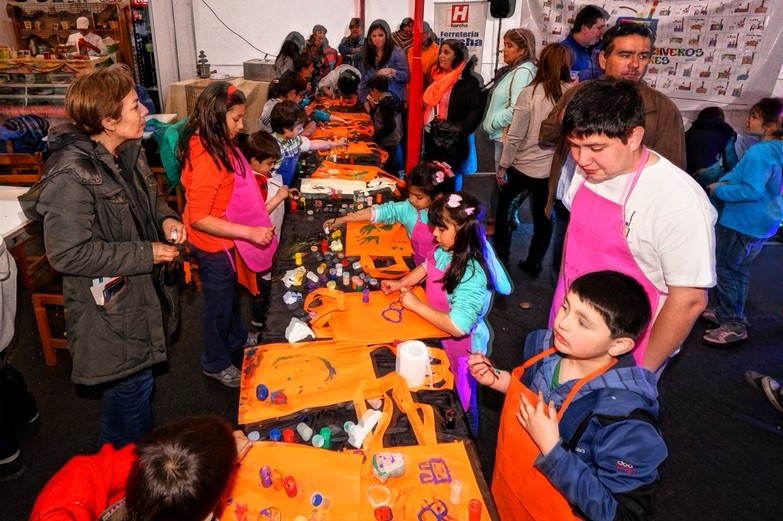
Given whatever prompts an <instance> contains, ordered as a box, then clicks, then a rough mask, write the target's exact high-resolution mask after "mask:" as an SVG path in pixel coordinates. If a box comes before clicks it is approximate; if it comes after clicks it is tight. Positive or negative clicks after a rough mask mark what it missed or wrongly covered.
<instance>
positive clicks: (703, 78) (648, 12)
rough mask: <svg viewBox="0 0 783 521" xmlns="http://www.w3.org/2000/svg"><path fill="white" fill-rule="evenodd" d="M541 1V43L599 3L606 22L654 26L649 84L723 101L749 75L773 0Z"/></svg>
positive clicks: (737, 94) (676, 94) (678, 94)
mask: <svg viewBox="0 0 783 521" xmlns="http://www.w3.org/2000/svg"><path fill="white" fill-rule="evenodd" d="M541 1H542V13H543V25H542V46H543V45H546V44H548V43H553V42H558V41H561V40H562V39H563V38H565V37H566V36H567V35H568V32H569V31H570V29H571V27H572V25H573V22H574V17H575V16H576V13H577V12H579V10H580V9H581V8H582V7H583V6H584V5H587V4H593V5H598V6H601V7H603V8H604V9H605V10H606V11H607V12H608V13H609V16H610V24H611V25H614V24H615V23H617V22H618V21H633V22H637V23H644V24H646V25H648V26H650V28H651V29H652V30H653V31H654V32H655V35H656V37H655V50H654V51H653V56H652V58H651V60H650V65H649V67H648V69H647V74H646V75H645V78H644V79H645V81H646V82H647V84H648V85H650V86H651V87H653V88H655V89H658V90H659V91H661V92H663V93H664V94H666V95H668V96H670V97H673V98H688V99H694V100H710V101H716V102H726V103H731V102H732V101H735V102H736V101H737V100H738V98H741V97H742V94H743V90H747V87H746V86H747V85H748V84H749V82H750V81H752V79H753V75H754V72H755V70H756V68H757V66H758V63H759V61H760V57H759V52H758V50H759V48H760V46H761V43H762V39H763V38H764V31H765V29H768V25H769V23H770V18H769V14H770V11H771V9H772V6H771V4H772V0H744V1H737V0H735V1H725V0H724V1H721V0H701V1H699V0H696V1H695V2H684V1H676V0H672V1H658V0H647V1H643V2H639V1H633V0H630V1H629V0H608V1H603V2H602V1H592V2H591V1H584V0H577V1H572V0H541ZM596 53H597V51H596Z"/></svg>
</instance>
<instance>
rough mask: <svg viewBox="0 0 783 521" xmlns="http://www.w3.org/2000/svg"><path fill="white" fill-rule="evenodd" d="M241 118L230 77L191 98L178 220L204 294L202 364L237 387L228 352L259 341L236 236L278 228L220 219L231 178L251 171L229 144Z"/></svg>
mask: <svg viewBox="0 0 783 521" xmlns="http://www.w3.org/2000/svg"><path fill="white" fill-rule="evenodd" d="M244 115H245V96H244V94H243V93H242V91H239V90H237V89H236V87H235V86H233V85H231V84H229V83H227V82H220V81H219V82H214V83H212V84H211V85H209V86H208V87H207V88H206V89H204V91H202V93H201V95H200V96H199V98H198V100H197V101H196V107H195V109H194V111H193V114H192V115H191V116H190V120H189V121H188V123H187V124H186V125H185V128H184V130H183V132H182V135H181V136H180V139H179V143H178V156H179V160H180V163H181V164H182V165H183V167H182V185H183V186H184V187H185V196H186V198H187V204H186V206H185V213H184V215H183V217H184V222H185V226H186V227H187V231H188V238H189V240H190V248H191V251H192V252H193V254H194V256H195V257H196V259H197V260H198V264H199V275H200V277H201V283H202V295H203V297H204V307H203V310H202V328H203V336H204V349H203V352H202V355H201V367H202V369H203V371H204V374H205V375H207V376H209V377H211V378H215V379H217V380H218V381H219V382H221V383H222V384H224V385H226V386H228V387H239V380H240V372H239V369H237V368H236V367H235V366H234V365H232V363H231V354H232V353H233V352H234V351H235V350H236V349H240V348H242V347H246V346H249V345H256V344H257V343H258V334H257V333H251V334H248V332H247V329H245V327H244V325H243V324H242V321H241V319H240V315H239V309H240V308H239V297H240V293H239V288H238V286H237V280H236V273H235V271H234V266H233V260H232V257H233V248H234V241H233V239H243V240H245V241H248V242H250V243H253V244H257V245H259V246H266V245H268V244H270V242H271V241H272V239H273V237H274V233H275V230H274V226H247V225H244V224H239V223H234V222H229V221H228V220H227V219H226V218H225V213H226V208H227V207H228V204H229V201H230V200H231V196H232V194H233V190H234V180H235V177H236V176H243V177H244V176H245V175H251V176H252V172H251V171H250V170H249V169H246V168H245V162H244V161H242V160H241V159H240V156H241V154H240V152H239V151H238V149H237V148H235V146H234V138H235V137H236V135H237V134H238V133H239V132H240V131H241V130H242V128H243V121H242V120H243V117H244ZM246 170H247V171H246Z"/></svg>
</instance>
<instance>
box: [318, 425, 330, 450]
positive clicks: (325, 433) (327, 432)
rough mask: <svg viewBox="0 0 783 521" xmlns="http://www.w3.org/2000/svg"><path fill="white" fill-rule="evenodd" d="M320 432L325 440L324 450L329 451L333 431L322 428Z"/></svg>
mask: <svg viewBox="0 0 783 521" xmlns="http://www.w3.org/2000/svg"><path fill="white" fill-rule="evenodd" d="M319 432H320V433H321V436H322V437H323V439H324V445H323V448H325V449H328V448H329V447H331V446H332V431H331V430H330V429H329V427H321V430H320V431H319Z"/></svg>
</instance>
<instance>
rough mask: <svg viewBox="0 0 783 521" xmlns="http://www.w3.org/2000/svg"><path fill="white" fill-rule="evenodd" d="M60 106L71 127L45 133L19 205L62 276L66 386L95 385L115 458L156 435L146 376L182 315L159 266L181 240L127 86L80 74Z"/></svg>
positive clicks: (104, 436)
mask: <svg viewBox="0 0 783 521" xmlns="http://www.w3.org/2000/svg"><path fill="white" fill-rule="evenodd" d="M65 105H66V110H67V113H68V116H69V117H70V118H71V119H72V120H73V121H74V123H66V124H64V125H61V126H59V127H57V128H55V129H54V130H52V131H51V133H50V134H49V148H50V150H52V155H51V157H50V158H49V159H48V160H47V162H46V164H45V167H44V173H43V175H42V176H41V181H40V182H39V183H38V184H36V185H35V186H34V187H33V188H32V189H31V190H30V192H28V194H26V196H24V197H25V198H26V199H28V200H32V201H34V202H35V204H34V206H33V208H32V209H28V215H29V216H31V217H34V218H38V219H42V220H43V226H44V239H45V243H46V255H47V257H48V259H49V262H50V263H51V264H52V266H53V267H54V268H55V269H56V270H57V271H59V272H60V273H62V274H63V296H64V297H65V319H66V328H67V331H68V343H69V348H70V351H71V355H72V356H73V373H72V380H73V382H74V383H77V384H84V385H100V386H102V390H103V400H102V403H101V427H100V441H101V443H105V442H110V443H112V444H113V445H114V446H115V447H120V446H122V445H125V444H126V443H128V442H131V441H135V440H137V439H138V438H139V437H141V436H142V435H144V434H146V433H148V432H149V431H150V430H151V429H152V407H151V396H152V370H151V367H152V365H154V364H155V363H158V362H163V361H165V360H166V339H167V333H168V332H169V331H166V328H165V327H164V324H166V325H167V326H168V328H169V330H170V331H173V328H174V327H175V326H176V322H177V314H178V310H177V305H176V292H175V288H173V287H169V286H167V285H166V284H165V283H164V277H163V275H164V270H163V267H164V266H165V265H167V264H169V263H171V262H172V261H174V259H175V258H176V257H177V256H178V254H179V252H178V249H177V247H176V246H175V245H174V244H182V243H184V242H185V240H186V232H185V227H184V225H183V224H182V223H181V222H180V221H179V216H178V215H177V214H176V213H174V212H173V211H172V210H171V209H169V207H168V206H167V205H166V202H165V201H164V199H163V195H162V194H161V193H160V191H159V190H158V186H157V183H156V182H155V178H154V176H153V174H152V173H151V172H150V169H149V167H148V166H147V163H146V160H145V158H144V154H143V153H140V150H141V139H140V138H141V136H142V133H143V130H144V125H145V120H144V116H145V115H146V113H147V109H145V108H144V106H143V105H141V104H140V103H139V99H138V96H137V95H136V91H135V89H134V85H133V79H132V78H131V77H130V75H128V74H127V72H125V71H123V70H122V69H120V68H118V67H116V66H114V67H109V68H108V69H96V70H94V71H91V72H89V73H87V74H84V75H81V76H79V77H78V78H77V79H76V80H75V81H74V82H73V83H72V84H71V86H70V88H69V89H68V93H67V95H66V98H65ZM167 241H168V242H169V244H166V242H167ZM164 314H165V315H166V317H167V320H164Z"/></svg>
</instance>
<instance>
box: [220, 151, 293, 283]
mask: <svg viewBox="0 0 783 521" xmlns="http://www.w3.org/2000/svg"><path fill="white" fill-rule="evenodd" d="M233 152H234V154H233V155H234V192H233V193H232V194H231V200H230V201H229V203H228V206H227V207H226V220H227V221H230V222H232V223H238V224H244V225H246V226H272V220H271V219H270V218H269V214H268V213H266V205H265V204H264V198H263V197H262V195H261V189H260V188H259V187H258V183H257V182H256V180H255V175H254V174H253V169H252V168H251V167H250V164H249V163H248V162H247V160H246V159H245V156H244V155H242V153H241V152H240V151H239V149H238V148H235V149H234V151H233ZM243 167H244V168H243ZM242 172H244V173H245V175H244V176H242ZM275 232H276V233H275V235H274V236H273V237H272V242H270V243H269V244H267V245H266V246H259V245H258V244H255V243H253V242H250V241H246V240H244V239H234V244H235V245H236V247H237V251H238V252H239V254H240V255H241V256H242V260H244V261H245V264H247V265H248V267H249V268H250V269H251V270H253V271H254V272H256V273H262V272H264V271H266V270H268V269H269V268H270V267H271V266H272V258H273V257H274V256H275V251H276V250H277V243H278V239H277V233H279V232H280V230H275ZM230 258H231V255H229V259H230ZM232 265H233V259H232Z"/></svg>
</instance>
